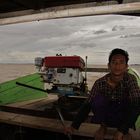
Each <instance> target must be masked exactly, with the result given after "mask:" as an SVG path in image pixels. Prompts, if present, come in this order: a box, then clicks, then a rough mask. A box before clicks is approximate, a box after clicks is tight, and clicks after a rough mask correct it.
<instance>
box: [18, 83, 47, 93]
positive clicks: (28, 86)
mask: <svg viewBox="0 0 140 140" xmlns="http://www.w3.org/2000/svg"><path fill="white" fill-rule="evenodd" d="M16 84H17V85H19V86H23V87H27V88H31V89H35V90H39V91H43V92H45V93H46V90H44V89H41V88H37V87H33V86H30V85H26V84H23V83H20V82H16Z"/></svg>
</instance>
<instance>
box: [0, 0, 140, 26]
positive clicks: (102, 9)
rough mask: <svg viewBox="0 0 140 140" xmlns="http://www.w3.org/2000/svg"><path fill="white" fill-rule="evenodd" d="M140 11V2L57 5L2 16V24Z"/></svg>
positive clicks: (0, 23) (0, 21) (0, 22)
mask: <svg viewBox="0 0 140 140" xmlns="http://www.w3.org/2000/svg"><path fill="white" fill-rule="evenodd" d="M133 13H140V2H136V3H127V4H119V5H117V4H116V5H108V6H97V7H92V6H91V7H86V5H83V7H81V8H72V9H70V8H67V7H65V6H63V8H62V7H61V8H59V7H55V8H48V9H45V10H43V11H40V13H37V14H31V15H25V16H18V17H11V18H2V19H0V25H6V24H15V23H21V22H31V21H40V20H48V19H55V18H67V17H76V16H93V15H104V14H133Z"/></svg>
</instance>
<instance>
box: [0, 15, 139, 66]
mask: <svg viewBox="0 0 140 140" xmlns="http://www.w3.org/2000/svg"><path fill="white" fill-rule="evenodd" d="M114 48H122V49H125V50H127V51H128V53H129V55H130V62H129V63H130V64H140V17H135V16H121V15H103V16H87V17H76V18H65V19H53V20H44V21H36V22H28V23H20V24H12V25H4V26H0V63H34V58H35V57H45V56H50V55H56V54H57V53H58V54H59V53H61V54H62V55H80V56H81V57H83V58H85V56H86V55H87V56H88V63H89V64H107V62H108V55H109V52H110V51H111V50H112V49H114Z"/></svg>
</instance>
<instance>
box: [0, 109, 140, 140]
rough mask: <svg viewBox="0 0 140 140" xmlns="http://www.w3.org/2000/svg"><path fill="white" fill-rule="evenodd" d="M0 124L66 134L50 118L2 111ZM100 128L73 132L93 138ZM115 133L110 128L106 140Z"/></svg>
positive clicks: (135, 136)
mask: <svg viewBox="0 0 140 140" xmlns="http://www.w3.org/2000/svg"><path fill="white" fill-rule="evenodd" d="M0 122H1V123H6V124H12V125H18V126H23V127H28V128H33V129H40V130H46V131H51V132H57V133H64V128H63V126H62V124H61V121H60V120H59V119H49V118H43V117H35V116H29V115H21V114H16V113H9V112H3V111H0ZM64 123H65V125H66V126H70V124H71V122H70V121H65V122H64ZM98 128H99V125H95V124H91V123H82V125H81V126H80V129H79V130H78V131H75V132H73V135H78V136H84V137H91V138H93V137H94V134H95V131H96V130H97V129H98ZM115 131H116V130H115V129H113V128H109V129H108V131H107V134H106V136H105V139H108V140H111V139H112V137H113V134H114V132H115ZM139 132H140V129H138V130H137V131H135V132H132V134H133V140H139V138H140V135H139V134H140V133H139Z"/></svg>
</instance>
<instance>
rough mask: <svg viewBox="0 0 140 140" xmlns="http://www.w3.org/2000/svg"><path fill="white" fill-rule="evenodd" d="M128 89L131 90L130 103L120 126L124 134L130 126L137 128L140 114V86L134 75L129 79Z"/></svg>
mask: <svg viewBox="0 0 140 140" xmlns="http://www.w3.org/2000/svg"><path fill="white" fill-rule="evenodd" d="M127 91H128V92H129V103H128V106H127V108H126V110H125V117H124V120H123V122H122V125H121V126H120V127H119V128H118V130H119V131H120V132H122V133H124V134H127V133H128V130H129V128H133V129H135V122H136V120H137V118H138V116H139V115H140V87H139V86H138V83H137V80H136V78H135V77H134V76H131V77H130V79H129V80H128V83H127Z"/></svg>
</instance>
